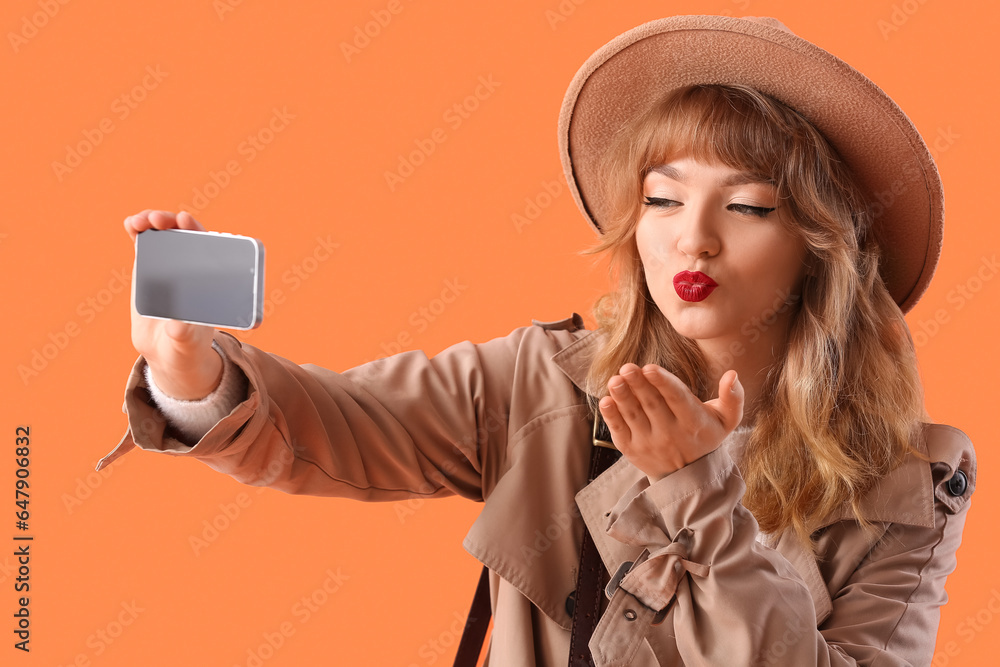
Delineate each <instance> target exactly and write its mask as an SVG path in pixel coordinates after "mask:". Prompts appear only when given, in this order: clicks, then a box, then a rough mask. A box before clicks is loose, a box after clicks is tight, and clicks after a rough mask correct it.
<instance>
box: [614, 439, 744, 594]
mask: <svg viewBox="0 0 1000 667" xmlns="http://www.w3.org/2000/svg"><path fill="white" fill-rule="evenodd" d="M734 468H735V464H734V463H733V460H732V458H731V457H730V456H729V452H728V450H727V448H726V447H721V446H720V447H718V448H717V449H715V451H713V452H710V453H709V454H706V455H705V456H703V457H701V458H700V459H698V460H697V461H694V462H692V463H690V464H689V465H687V466H685V467H683V468H681V469H680V470H677V471H675V472H673V473H671V474H670V475H668V476H666V477H664V478H663V479H661V480H659V481H657V482H656V483H655V484H650V483H649V479H648V478H647V477H645V476H643V477H642V478H640V479H639V480H638V481H637V482H636V483H635V484H633V485H632V486H631V487H630V488H629V490H628V491H626V492H625V494H624V495H623V496H622V497H621V499H620V500H619V501H618V503H617V504H616V505H615V506H614V508H613V509H612V510H611V513H610V514H609V515H608V519H607V522H606V525H605V530H606V532H607V533H608V535H609V536H610V537H613V538H614V539H616V540H618V541H619V542H622V543H624V544H629V545H632V546H636V547H642V548H643V549H644V551H643V554H642V555H641V556H640V557H639V558H638V559H637V560H636V561H635V563H634V564H633V565H632V567H631V569H629V571H628V573H627V574H626V575H625V576H624V577H623V578H622V580H621V583H620V586H621V588H623V589H624V590H625V591H626V592H627V593H630V594H631V595H632V596H634V597H635V598H636V599H637V600H639V601H640V602H641V603H642V604H643V605H645V606H647V607H649V608H650V609H653V610H655V611H659V610H662V609H664V608H666V607H667V605H669V604H670V602H671V600H672V599H673V597H674V593H675V591H676V589H677V584H678V583H679V582H680V580H681V578H682V577H683V576H684V575H685V573H688V572H690V573H691V574H692V575H695V576H699V577H706V576H708V572H709V565H708V564H707V562H698V560H697V559H696V558H695V559H693V558H692V555H691V551H692V549H693V547H694V545H695V543H696V541H697V539H698V535H697V534H696V533H695V531H694V530H692V528H691V527H689V526H688V525H686V523H687V522H685V521H684V520H683V519H680V518H679V517H677V516H676V515H675V513H674V511H673V510H674V508H675V507H676V506H677V505H679V504H682V503H683V501H684V500H685V499H689V498H691V497H693V496H695V495H697V494H698V492H699V491H700V490H701V489H704V488H705V487H709V486H712V485H713V484H717V483H719V482H720V481H721V480H722V478H724V477H725V476H726V475H727V474H729V473H730V471H732V470H733V469H734ZM716 509H717V510H722V511H726V509H725V508H716ZM728 509H729V511H730V512H731V511H732V508H728ZM703 555H705V554H703ZM704 560H706V561H707V559H704Z"/></svg>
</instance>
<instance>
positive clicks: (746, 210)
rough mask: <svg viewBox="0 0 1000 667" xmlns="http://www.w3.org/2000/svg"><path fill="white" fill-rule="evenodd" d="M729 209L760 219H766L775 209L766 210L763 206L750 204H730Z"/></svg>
mask: <svg viewBox="0 0 1000 667" xmlns="http://www.w3.org/2000/svg"><path fill="white" fill-rule="evenodd" d="M729 208H731V209H732V210H734V211H737V212H739V213H742V214H743V215H754V216H757V217H758V218H766V217H767V216H768V215H769V214H770V213H771V211H773V210H774V209H773V208H764V207H763V206H750V205H749V204H730V205H729Z"/></svg>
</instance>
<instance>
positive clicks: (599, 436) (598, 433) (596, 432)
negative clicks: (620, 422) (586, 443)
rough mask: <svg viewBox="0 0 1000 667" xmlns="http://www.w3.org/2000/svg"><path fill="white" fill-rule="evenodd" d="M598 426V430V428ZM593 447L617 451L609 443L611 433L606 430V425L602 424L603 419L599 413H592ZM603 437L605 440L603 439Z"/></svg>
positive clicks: (612, 444) (613, 445)
mask: <svg viewBox="0 0 1000 667" xmlns="http://www.w3.org/2000/svg"><path fill="white" fill-rule="evenodd" d="M598 425H600V428H598ZM592 437H593V441H594V447H606V448H607V449H613V450H615V451H617V450H618V448H617V447H615V443H614V442H612V441H611V432H610V431H609V430H608V425H607V424H605V423H604V418H603V417H601V414H600V413H599V412H595V413H594V428H593V433H592ZM605 437H606V438H607V439H605Z"/></svg>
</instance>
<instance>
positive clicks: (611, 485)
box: [97, 313, 976, 667]
mask: <svg viewBox="0 0 1000 667" xmlns="http://www.w3.org/2000/svg"><path fill="white" fill-rule="evenodd" d="M602 335H603V334H601V333H600V332H595V331H588V330H585V329H584V328H583V321H582V318H581V317H580V316H579V315H577V314H576V313H574V314H573V316H572V317H569V318H567V319H565V320H561V321H558V322H548V323H542V322H537V321H533V325H532V326H526V327H521V328H518V329H515V330H514V331H513V332H512V333H510V334H509V335H507V336H503V337H499V338H495V339H493V340H490V341H488V342H485V343H481V344H473V343H471V342H469V341H463V342H461V343H458V344H456V345H453V346H451V347H449V348H447V349H445V350H444V351H442V352H441V353H440V354H438V355H436V356H435V357H433V358H428V357H427V356H426V355H425V354H424V353H423V352H421V351H408V352H403V353H400V354H397V355H395V356H392V357H388V358H384V359H379V360H376V361H373V362H370V363H367V364H363V365H361V366H358V367H356V368H352V369H349V370H346V371H344V372H342V373H335V372H332V371H329V370H326V369H323V368H319V367H317V366H314V365H311V364H307V365H303V366H299V365H296V364H294V363H292V362H290V361H288V360H286V359H283V358H281V357H278V356H276V355H272V354H269V353H266V352H263V351H261V350H259V349H257V348H254V347H253V346H250V345H247V344H241V343H240V342H239V341H238V340H237V339H236V338H234V337H233V336H231V335H229V334H227V333H224V332H220V333H218V334H217V335H216V340H217V341H218V343H219V344H220V345H221V347H222V349H223V351H224V352H225V354H226V355H227V356H228V357H229V358H230V359H232V360H233V361H234V362H235V363H236V365H237V366H239V367H240V368H241V369H242V370H243V371H244V372H245V373H246V375H247V377H248V379H249V385H250V388H249V390H248V397H247V398H246V400H245V401H244V402H243V403H241V404H240V405H238V406H237V407H236V408H235V409H234V410H233V411H232V412H231V413H230V414H229V415H228V416H227V417H225V418H224V419H222V420H221V421H220V422H219V423H218V424H216V425H215V427H213V428H212V429H211V430H210V431H209V432H208V433H207V434H206V435H205V436H204V437H203V438H202V439H201V440H200V441H198V442H197V443H196V444H195V445H194V446H193V447H189V446H186V445H184V444H183V443H182V442H180V441H179V440H178V439H176V438H177V433H176V432H175V431H173V429H172V427H171V426H169V425H168V424H167V423H166V422H165V419H164V417H163V416H162V414H161V413H160V412H159V411H158V410H157V409H156V408H155V406H154V404H153V401H152V399H151V397H150V395H149V392H148V390H147V388H146V385H145V380H144V378H143V373H142V370H143V367H144V365H145V362H144V360H143V359H142V357H140V358H139V359H138V360H137V361H136V363H135V366H134V367H133V369H132V373H131V376H130V377H129V380H128V384H127V388H126V392H125V404H124V406H123V411H125V412H126V414H127V415H128V431H127V432H126V433H125V435H124V437H123V438H122V440H121V442H120V443H119V444H118V446H117V447H116V448H115V449H114V450H113V451H112V452H111V453H109V454H108V455H107V456H105V457H104V458H103V459H102V460H101V461H100V462H99V463H98V466H97V469H98V470H100V469H101V468H102V467H104V466H106V465H108V464H109V463H111V462H112V461H113V460H114V459H116V458H118V457H119V456H121V455H123V454H124V453H126V452H127V451H129V450H130V449H132V448H134V447H139V448H141V449H144V450H147V451H152V452H163V453H165V454H167V455H170V456H188V457H194V458H197V459H199V460H201V461H203V462H204V463H205V464H206V465H208V466H209V467H211V468H213V469H215V470H218V471H219V472H222V473H225V474H227V475H230V476H232V477H233V478H234V479H236V480H238V481H240V482H242V483H244V484H249V485H254V486H269V487H272V488H275V489H279V490H281V491H284V492H286V493H300V494H309V495H318V496H340V497H347V498H355V499H358V500H367V501H392V500H403V499H409V498H415V497H420V498H438V497H444V496H450V495H453V494H458V495H460V496H463V497H465V498H469V499H471V500H475V501H479V502H484V504H483V509H482V512H481V514H480V515H479V517H478V519H477V520H476V521H475V523H474V524H473V526H472V528H471V529H470V530H469V533H468V535H467V536H466V538H465V541H464V543H463V545H464V547H465V548H466V550H468V552H469V553H470V554H472V555H473V556H474V557H476V558H477V559H478V560H480V561H481V562H482V563H483V564H485V565H486V566H487V567H488V568H489V571H490V597H491V604H492V610H493V614H494V630H493V633H492V635H491V638H490V645H489V653H488V661H487V664H488V665H490V666H491V667H532V666H536V667H542V666H545V667H556V666H559V667H562V666H564V665H566V664H567V661H568V656H569V641H570V628H571V624H572V618H571V616H570V614H569V612H568V610H567V604H566V601H567V597H568V595H569V594H570V593H571V592H573V591H574V589H575V583H576V569H577V566H578V560H579V545H580V543H581V539H582V536H583V530H584V522H585V523H586V526H587V527H588V528H589V530H590V531H591V533H592V535H593V536H594V539H595V543H596V545H597V548H598V551H599V552H600V555H601V558H602V559H603V562H604V565H605V566H606V568H607V570H608V573H609V574H610V573H613V572H615V571H616V570H617V569H618V567H619V565H620V564H621V563H622V562H623V561H636V560H637V559H638V561H639V562H638V563H637V564H636V565H634V566H633V567H632V571H630V572H629V574H628V575H626V577H625V579H624V580H623V581H622V583H621V586H620V587H619V588H618V590H617V591H616V592H615V593H614V596H613V597H612V599H611V601H610V602H609V601H608V600H606V599H605V600H604V607H603V608H602V616H601V620H600V623H599V625H598V627H597V630H596V631H595V633H594V636H593V637H592V639H591V642H590V646H591V649H592V651H593V652H594V655H595V659H596V663H597V664H598V665H601V666H604V665H624V664H630V665H636V666H637V667H652V666H653V665H689V666H694V665H727V666H728V665H767V664H779V665H795V666H796V667H806V666H808V665H855V664H858V665H878V666H879V667H888V666H889V665H928V664H929V663H930V660H931V656H932V652H933V649H934V644H935V636H936V634H937V626H938V619H939V607H940V606H941V605H943V604H944V603H945V602H946V600H947V595H946V593H945V578H946V577H947V576H948V574H950V573H951V572H952V571H953V570H954V568H955V564H956V559H955V552H956V549H957V548H958V546H959V543H960V541H961V535H962V529H963V526H964V523H965V517H966V513H967V511H968V508H969V499H970V496H971V495H972V493H973V490H974V488H975V480H976V463H975V455H974V452H973V448H972V443H971V442H970V441H969V439H968V437H967V436H966V435H965V434H964V433H962V432H961V431H959V430H958V429H955V428H952V427H950V426H945V425H941V424H925V425H924V426H923V435H924V439H923V441H922V442H920V443H917V446H918V448H919V449H921V450H923V451H925V452H926V453H927V454H928V456H929V459H930V462H929V463H928V462H925V461H921V460H919V459H918V458H911V459H910V460H908V461H907V462H906V463H905V464H904V465H902V466H901V467H900V468H898V469H897V470H895V471H894V472H893V473H891V474H890V475H888V476H887V477H886V478H885V479H884V481H883V482H882V483H881V484H880V485H879V486H878V487H877V488H876V489H874V490H873V491H872V492H871V493H870V494H869V496H868V497H867V499H866V501H865V504H864V507H865V516H866V517H867V519H868V520H869V521H872V522H873V523H874V524H875V525H876V526H877V532H876V534H874V535H866V534H865V533H863V532H862V531H861V530H859V528H858V527H857V525H856V524H855V522H853V521H851V520H850V519H849V518H848V515H847V513H846V512H844V513H841V514H838V515H836V516H831V517H830V518H829V520H828V521H827V522H826V524H825V525H824V526H823V527H822V529H821V530H820V531H819V532H818V546H819V549H818V559H817V558H813V557H812V556H811V555H810V554H809V553H808V552H807V551H806V550H804V549H803V548H802V546H800V544H799V543H798V542H797V541H796V540H795V539H794V537H793V536H791V535H790V534H786V535H782V536H780V537H776V538H775V537H773V536H768V537H769V539H763V540H759V539H758V529H757V523H756V521H755V520H754V518H753V516H752V515H751V514H750V513H749V512H748V511H747V510H746V509H745V508H744V507H743V506H742V505H741V502H740V501H741V498H742V494H743V491H744V484H743V481H742V479H741V478H740V475H739V471H738V468H737V466H736V463H735V462H734V460H738V456H737V453H738V452H739V451H740V446H741V444H742V441H743V440H744V439H745V437H746V433H747V432H746V430H745V429H743V430H737V431H734V432H733V433H731V434H730V435H729V437H727V439H726V441H725V442H724V443H723V445H722V446H721V447H720V448H719V449H718V450H716V451H715V452H713V453H711V454H709V455H707V456H705V457H703V458H701V459H699V460H697V461H695V462H694V463H692V464H690V465H688V466H687V467H685V468H682V469H681V470H679V471H677V472H675V473H673V474H671V475H669V476H668V477H666V478H664V479H662V480H660V481H658V482H656V483H655V484H653V485H649V482H648V480H647V478H646V476H645V475H644V474H643V473H642V472H641V471H639V470H638V469H637V468H635V467H634V466H632V465H631V464H630V463H629V462H628V461H627V460H626V459H625V458H624V457H622V458H621V459H619V460H618V462H616V463H615V464H614V465H613V466H611V468H609V469H608V470H607V471H606V472H605V473H603V474H602V475H600V476H599V477H598V478H597V479H595V480H594V481H593V482H591V483H590V484H587V483H586V481H587V471H588V466H589V460H590V451H591V444H590V443H591V422H590V419H591V415H590V413H589V412H588V409H587V406H586V403H585V401H584V394H583V389H582V386H581V385H582V382H583V378H584V375H585V373H586V370H587V368H588V363H589V359H590V354H591V353H592V351H593V350H595V349H597V345H598V343H599V341H600V339H601V336H602ZM963 482H964V483H963ZM761 537H764V536H761ZM640 564H643V565H644V567H643V568H640V567H638V566H639V565H640ZM469 583H470V594H471V592H472V589H473V586H472V585H471V584H472V583H473V582H471V581H470V582H469ZM667 602H672V604H670V607H669V612H668V614H667V616H666V618H665V619H664V620H663V622H662V623H660V624H658V625H651V624H650V621H651V620H652V617H653V614H654V611H655V610H658V609H660V608H661V607H663V606H664V605H665V604H667ZM647 605H649V606H647ZM630 619H633V620H630Z"/></svg>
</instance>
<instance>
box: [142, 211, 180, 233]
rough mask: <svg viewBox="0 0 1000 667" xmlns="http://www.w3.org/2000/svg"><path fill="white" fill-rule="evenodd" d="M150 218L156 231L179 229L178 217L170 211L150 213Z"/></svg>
mask: <svg viewBox="0 0 1000 667" xmlns="http://www.w3.org/2000/svg"><path fill="white" fill-rule="evenodd" d="M148 217H149V221H150V222H151V223H152V224H153V227H154V228H155V229H175V228H176V227H177V216H176V215H174V214H173V213H171V212H170V211H150V212H149V216H148Z"/></svg>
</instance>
